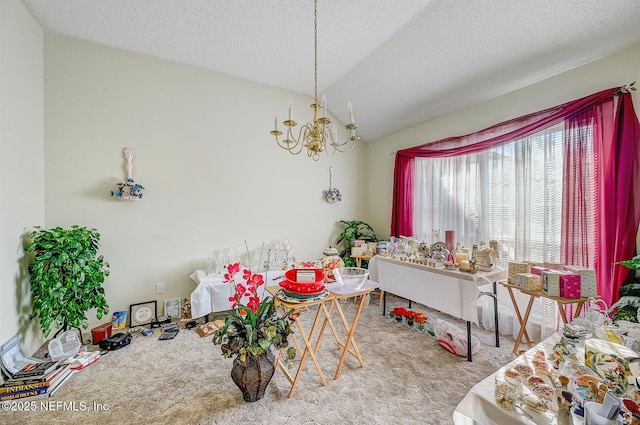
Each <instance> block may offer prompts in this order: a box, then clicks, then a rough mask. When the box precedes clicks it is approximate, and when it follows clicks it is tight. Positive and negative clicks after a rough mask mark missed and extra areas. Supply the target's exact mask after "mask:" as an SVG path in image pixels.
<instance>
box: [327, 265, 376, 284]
mask: <svg viewBox="0 0 640 425" xmlns="http://www.w3.org/2000/svg"><path fill="white" fill-rule="evenodd" d="M333 276H334V277H335V278H336V282H338V283H339V284H341V285H345V286H349V287H350V288H353V289H360V288H362V287H363V286H364V284H365V282H366V281H367V279H368V278H369V270H367V269H363V268H360V267H339V268H337V269H335V270H334V271H333Z"/></svg>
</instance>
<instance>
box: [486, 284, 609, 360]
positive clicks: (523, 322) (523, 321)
mask: <svg viewBox="0 0 640 425" xmlns="http://www.w3.org/2000/svg"><path fill="white" fill-rule="evenodd" d="M498 283H500V284H501V285H502V286H504V287H505V288H507V290H508V291H509V297H510V298H511V302H512V303H513V309H514V310H515V312H516V316H517V317H518V322H519V323H520V332H518V336H517V337H516V342H515V344H514V345H513V354H515V355H516V356H517V355H518V353H519V351H518V348H519V347H520V343H521V341H522V337H523V336H524V338H525V340H526V341H527V345H528V346H529V348H531V347H532V345H531V339H529V334H528V333H527V322H528V321H529V315H530V314H531V308H532V307H533V302H534V301H535V299H536V298H538V297H540V298H547V299H549V300H552V301H555V302H556V303H557V304H558V310H560V317H562V321H563V322H564V324H565V325H566V324H567V323H569V320H568V318H567V314H566V313H565V311H564V308H563V307H564V306H565V304H577V306H576V311H575V313H574V314H573V318H574V319H575V318H576V317H578V316H579V315H580V312H581V311H582V306H583V305H584V303H585V302H587V301H589V300H590V299H600V296H598V297H591V298H564V297H554V296H551V295H547V294H545V293H544V292H542V291H530V290H528V289H524V288H521V287H519V286H517V285H514V284H512V283H509V282H508V281H506V280H500V281H498ZM514 290H518V291H520V292H522V293H523V294H526V295H529V304H528V305H527V310H526V311H525V313H524V317H523V316H522V314H521V313H520V309H519V308H518V303H517V302H516V297H515V295H514V294H513V291H514Z"/></svg>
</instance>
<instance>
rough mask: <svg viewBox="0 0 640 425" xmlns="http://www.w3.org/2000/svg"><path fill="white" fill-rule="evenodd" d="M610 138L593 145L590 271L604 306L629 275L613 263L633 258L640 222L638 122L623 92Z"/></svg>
mask: <svg viewBox="0 0 640 425" xmlns="http://www.w3.org/2000/svg"><path fill="white" fill-rule="evenodd" d="M601 124H602V125H603V126H606V125H607V123H601ZM607 130H608V129H607V128H604V129H603V133H607ZM612 133H613V135H612V136H609V137H606V136H607V135H606V134H604V138H603V139H602V140H600V141H599V142H600V143H598V144H596V146H595V148H596V155H598V156H599V158H598V159H599V160H598V167H599V168H598V177H597V184H598V189H597V190H598V199H599V201H600V205H599V208H598V210H599V211H598V215H599V217H598V222H597V226H598V232H597V235H596V237H597V246H598V250H597V251H598V256H597V259H596V264H595V266H596V271H597V274H598V290H599V292H600V294H601V295H602V298H603V299H604V300H605V301H606V302H607V303H608V304H609V305H611V303H613V302H615V301H616V300H617V299H618V298H619V292H620V286H622V284H623V283H624V281H625V279H626V278H627V277H628V276H629V275H630V274H631V273H633V272H632V271H631V270H630V269H628V268H627V267H624V266H621V265H619V264H616V263H617V262H619V261H623V260H628V259H630V258H632V257H633V255H634V253H635V248H636V235H637V233H638V222H639V221H640V194H639V193H636V191H637V189H638V187H640V186H639V184H640V123H638V119H637V116H636V113H635V111H634V108H633V103H632V100H631V95H630V94H629V93H623V94H621V95H620V96H619V97H618V102H617V109H616V112H615V121H613V132H612ZM597 142H598V141H597Z"/></svg>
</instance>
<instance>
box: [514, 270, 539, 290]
mask: <svg viewBox="0 0 640 425" xmlns="http://www.w3.org/2000/svg"><path fill="white" fill-rule="evenodd" d="M517 279H518V287H520V288H523V289H526V290H528V291H539V290H541V289H542V280H541V279H540V276H538V275H537V274H533V273H518V275H517Z"/></svg>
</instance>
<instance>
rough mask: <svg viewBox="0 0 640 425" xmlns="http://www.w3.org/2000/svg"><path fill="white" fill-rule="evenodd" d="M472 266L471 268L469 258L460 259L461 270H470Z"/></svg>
mask: <svg viewBox="0 0 640 425" xmlns="http://www.w3.org/2000/svg"><path fill="white" fill-rule="evenodd" d="M470 268H471V265H470V264H469V261H468V260H462V261H460V270H469V269H470Z"/></svg>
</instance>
